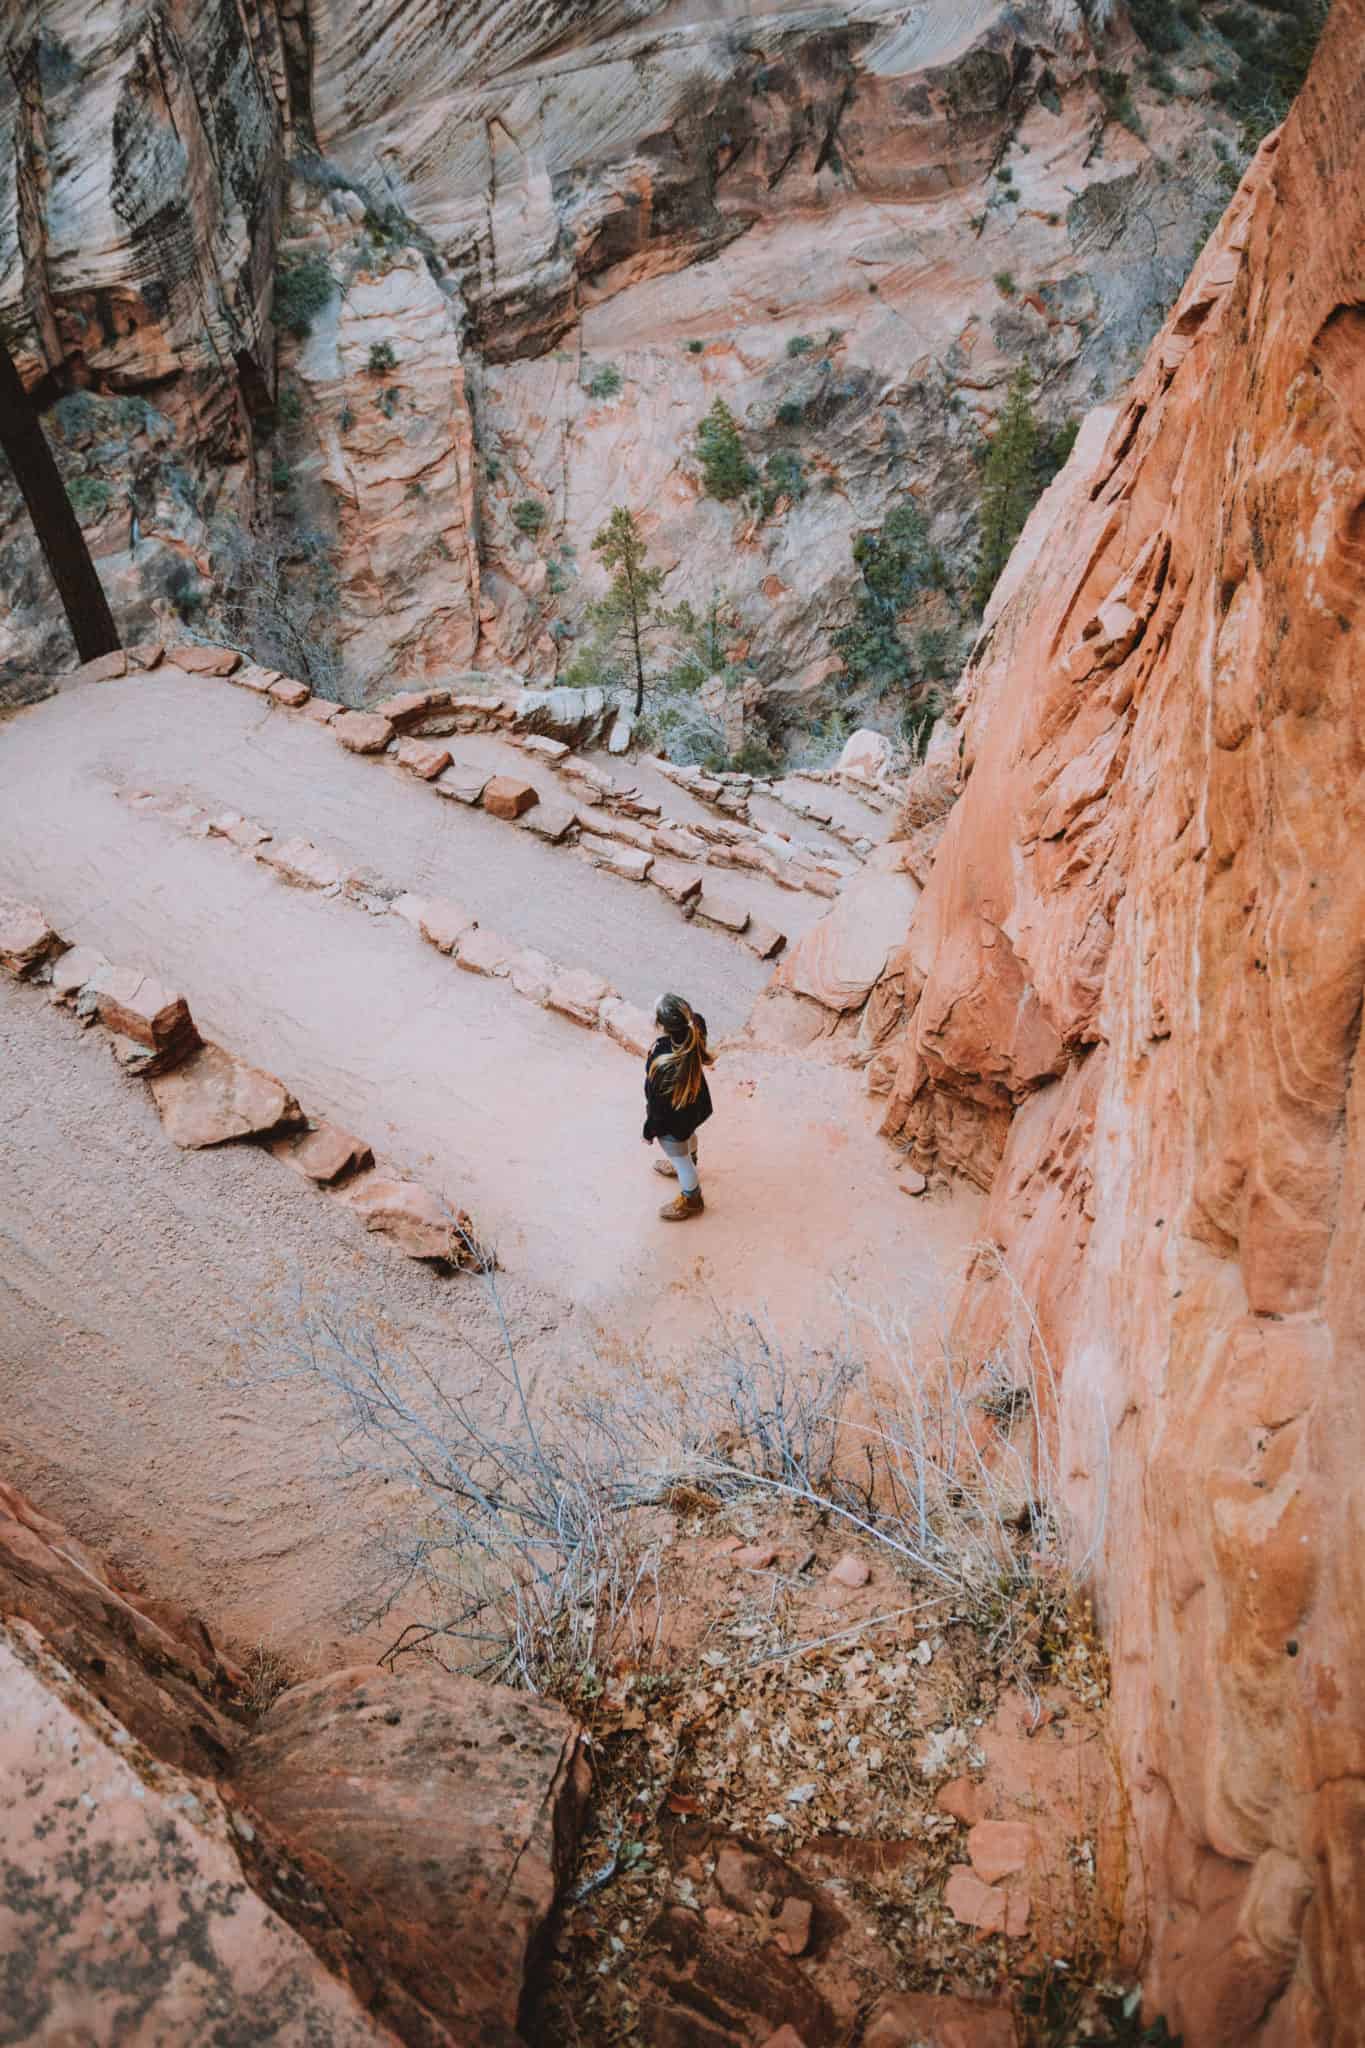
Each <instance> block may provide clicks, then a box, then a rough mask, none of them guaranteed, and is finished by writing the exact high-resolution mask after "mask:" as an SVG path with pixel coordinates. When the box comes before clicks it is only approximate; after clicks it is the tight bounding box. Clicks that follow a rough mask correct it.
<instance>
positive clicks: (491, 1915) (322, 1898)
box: [0, 1484, 584, 2048]
mask: <svg viewBox="0 0 1365 2048" xmlns="http://www.w3.org/2000/svg"><path fill="white" fill-rule="evenodd" d="M242 1685H243V1673H242V1672H241V1671H240V1670H238V1669H237V1668H236V1667H234V1666H232V1665H230V1664H228V1663H226V1662H225V1661H224V1660H223V1659H222V1658H221V1657H220V1655H219V1653H218V1652H217V1650H216V1649H215V1647H214V1645H213V1643H212V1642H211V1641H210V1639H209V1636H208V1634H207V1632H206V1631H205V1630H204V1628H203V1627H202V1625H201V1624H199V1623H198V1622H196V1621H195V1620H194V1618H193V1617H192V1616H190V1615H187V1614H185V1613H183V1612H181V1611H180V1610H178V1609H176V1608H174V1607H172V1606H170V1605H168V1604H165V1603H160V1602H157V1601H154V1600H149V1599H147V1598H146V1597H144V1596H142V1595H140V1594H138V1593H135V1592H134V1591H133V1590H132V1589H131V1588H130V1587H128V1586H127V1585H125V1584H124V1583H123V1582H122V1581H121V1580H120V1578H119V1577H118V1575H117V1574H116V1573H115V1572H113V1571H112V1570H111V1569H110V1567H108V1566H107V1565H106V1564H105V1563H104V1562H103V1561H102V1560H101V1559H100V1558H98V1557H96V1556H95V1555H93V1554H92V1553H91V1552H90V1551H88V1550H87V1549H86V1548H85V1547H84V1546H83V1545H82V1544H80V1543H78V1542H77V1541H75V1539H73V1538H72V1537H70V1536H69V1535H68V1534H67V1532H66V1531H65V1530H64V1529H62V1528H61V1527H60V1526H59V1525H58V1524H56V1523H54V1522H52V1521H51V1520H50V1519H49V1518H48V1517H46V1516H45V1515H43V1514H42V1513H41V1512H40V1511H39V1510H37V1509H36V1508H34V1507H33V1506H32V1505H31V1504H30V1503H29V1502H28V1501H26V1500H25V1499H24V1498H23V1497H22V1496H21V1495H19V1494H17V1493H15V1492H14V1491H13V1490H12V1489H11V1488H9V1487H7V1486H4V1485H3V1484H0V1709H2V1711H0V1758H2V1759H3V1766H4V1767H3V1769H0V1957H3V1958H4V1963H3V1965H0V2003H2V2005H3V2027H4V2032H5V2038H6V2040H7V2041H10V2042H13V2043H14V2044H15V2048H39V2044H50V2043H52V2042H54V2041H58V2040H63V2041H65V2040H76V2039H79V2040H80V2041H82V2042H84V2043H89V2044H91V2048H104V2044H106V2043H107V2044H110V2048H112V2044H113V2043H115V2042H118V2043H123V2044H137V2048H142V2044H147V2048H151V2044H154V2043H166V2042H172V2041H174V2042H180V2041H185V2040H190V2039H193V2040H200V2039H202V2040H205V2041H208V2040H215V2041H218V2040H221V2041H227V2040H229V2039H231V2040H234V2041H236V2040H241V2041H243V2042H246V2041H252V2042H257V2041H259V2042H267V2041H268V2042H272V2043H274V2042H278V2043H281V2044H290V2048H295V2044H296V2048H307V2044H313V2043H318V2042H327V2043H329V2044H336V2048H353V2044H354V2048H360V2044H362V2043H380V2042H390V2043H391V2042H394V2041H396V2040H402V2041H404V2042H407V2043H408V2044H410V2048H417V2044H420V2048H442V2044H447V2048H449V2044H468V2048H473V2044H475V2043H484V2044H490V2048H491V2044H494V2043H497V2044H504V2048H517V2044H518V2042H519V2039H520V2036H519V2035H518V2032H517V2021H518V2015H519V2011H520V2007H521V2005H522V2002H523V1997H524V1990H525V1982H526V1977H527V1974H528V1972H529V1971H530V1970H531V1969H532V1967H533V1965H534V1962H535V1944H536V1942H537V1940H538V1938H539V1935H540V1932H541V1930H542V1928H543V1925H544V1923H545V1920H546V1918H547V1916H548V1914H549V1912H550V1910H551V1907H552V1906H553V1904H554V1901H555V1897H556V1893H557V1889H558V1885H559V1882H560V1879H561V1875H562V1872H563V1870H564V1868H565V1866H566V1861H567V1858H568V1857H569V1855H570V1853H571V1850H572V1846H573V1842H574V1839H575V1834H576V1829H577V1826H578V1821H579V1817H580V1810H581V1805H582V1799H583V1794H584V1773H583V1766H582V1763H581V1760H580V1758H579V1753H578V1737H577V1731H576V1729H575V1728H574V1725H573V1723H572V1722H571V1721H570V1720H569V1718H568V1716H567V1715H566V1714H565V1713H564V1712H563V1711H562V1710H561V1709H560V1708H558V1707H554V1706H550V1705H548V1704H546V1703H543V1702H539V1701H532V1700H529V1699H526V1698H524V1697H522V1696H519V1695H517V1694H515V1693H511V1692H508V1691H506V1690H503V1689H501V1688H492V1687H485V1686H481V1685H479V1684H477V1683H475V1682H474V1681H472V1680H461V1679H456V1678H452V1677H451V1676H450V1675H449V1674H447V1673H446V1672H444V1671H439V1670H435V1669H434V1668H433V1669H431V1670H428V1671H425V1672H422V1673H416V1672H414V1673H413V1674H412V1675H411V1677H409V1676H408V1675H407V1674H400V1675H398V1676H394V1675H392V1674H389V1673H386V1672H382V1671H379V1670H372V1669H366V1670H363V1671H347V1672H340V1673H337V1674H335V1675H333V1676H332V1677H330V1678H326V1679H321V1680H318V1681H316V1682H315V1683H313V1684H310V1685H305V1686H301V1687H296V1688H295V1689H294V1690H293V1691H291V1692H288V1693H285V1694H284V1695H283V1696H282V1697H281V1698H280V1699H278V1700H277V1701H276V1702H275V1704H274V1705H273V1706H272V1707H271V1709H270V1711H269V1713H268V1714H267V1715H266V1716H265V1719H264V1721H263V1723H261V1725H260V1726H259V1728H258V1730H257V1732H256V1733H255V1734H254V1735H253V1734H252V1733H251V1730H250V1728H249V1726H248V1724H247V1718H246V1715H245V1713H244V1711H243V1709H242V1707H241V1705H240V1703H239V1694H240V1689H241V1687H242Z"/></svg>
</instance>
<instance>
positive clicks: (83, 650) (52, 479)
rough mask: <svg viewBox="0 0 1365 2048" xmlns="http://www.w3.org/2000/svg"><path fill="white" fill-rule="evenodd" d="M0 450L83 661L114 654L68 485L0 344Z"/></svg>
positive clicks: (110, 625) (114, 638)
mask: <svg viewBox="0 0 1365 2048" xmlns="http://www.w3.org/2000/svg"><path fill="white" fill-rule="evenodd" d="M0 448H3V449H4V451H5V455H6V457H7V458H8V461H9V466H10V468H11V469H12V470H13V471H14V478H15V482H16V483H17V484H18V486H19V488H20V490H21V491H22V492H23V494H24V503H25V504H26V505H27V506H28V515H29V518H30V519H31V520H32V521H33V530H34V532H35V533H36V534H37V536H38V544H39V546H40V547H41V548H42V551H43V553H44V555H45V556H46V558H47V566H48V568H49V570H50V571H51V573H52V581H53V582H54V583H55V584H56V586H57V595H58V596H59V597H60V598H61V601H62V604H63V606H64V607H65V610H66V616H67V620H68V622H69V624H70V627H71V637H72V638H73V639H74V641H75V643H76V652H77V653H78V654H79V655H80V658H81V660H82V661H93V660H94V659H95V657H96V655H98V654H112V653H113V651H114V649H115V648H116V647H118V645H119V644H120V643H119V637H118V629H117V627H116V626H115V624H114V617H113V613H112V612H111V611H110V609H109V600H108V598H107V597H106V596H105V594H104V587H103V585H102V584H101V582H100V579H99V577H98V575H97V574H96V572H95V565H94V563H93V562H92V561H91V559H90V550H89V548H88V547H87V546H86V544H85V535H84V534H83V533H82V532H81V523H80V520H79V519H77V517H76V514H75V512H74V511H73V510H72V507H71V500H70V499H69V498H68V497H67V495H66V486H65V484H64V483H63V482H62V479H61V473H60V471H59V470H58V468H57V464H56V462H55V460H54V458H53V454H52V450H51V449H50V448H49V447H48V445H47V441H46V439H45V437H44V434H43V430H42V428H41V426H40V425H39V424H38V415H37V413H36V412H35V411H34V410H33V407H32V405H31V404H30V403H29V398H28V393H27V392H26V391H25V389H24V386H23V381H22V379H21V378H20V375H19V372H18V370H17V369H16V368H15V366H14V358H13V357H12V356H11V354H10V352H9V350H8V349H7V348H6V347H5V344H4V342H3V341H0Z"/></svg>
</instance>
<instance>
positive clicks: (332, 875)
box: [256, 839, 346, 889]
mask: <svg viewBox="0 0 1365 2048" xmlns="http://www.w3.org/2000/svg"><path fill="white" fill-rule="evenodd" d="M256 858H257V860H258V861H260V863H261V865H262V866H263V867H267V868H273V869H274V871H275V873H276V874H277V875H278V876H279V877H280V880H281V881H283V882H288V883H290V884H291V885H292V886H293V887H294V888H296V889H339V888H340V887H341V884H342V881H343V879H344V877H345V872H346V871H345V869H344V868H343V867H342V865H341V863H340V861H338V860H336V859H334V858H333V856H332V855H331V854H330V853H324V852H323V851H322V848H321V847H319V846H314V844H313V842H312V840H311V839H286V840H285V841H284V842H283V844H282V845H276V844H275V843H274V842H273V841H271V842H269V843H267V844H263V845H260V846H258V847H257V848H256Z"/></svg>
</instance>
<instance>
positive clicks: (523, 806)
mask: <svg viewBox="0 0 1365 2048" xmlns="http://www.w3.org/2000/svg"><path fill="white" fill-rule="evenodd" d="M539 802H540V791H539V790H538V789H536V787H535V786H534V784H533V783H530V782H519V781H518V780H517V778H516V777H515V776H514V775H495V776H493V777H492V779H491V781H489V782H486V783H485V784H484V790H483V807H484V809H485V810H486V811H490V812H491V813H492V815H493V816H494V817H495V818H507V819H516V818H519V817H520V816H521V814H522V812H523V811H529V810H531V809H532V808H533V806H534V805H536V804H538V803H539Z"/></svg>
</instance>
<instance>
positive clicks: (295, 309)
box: [275, 256, 336, 341]
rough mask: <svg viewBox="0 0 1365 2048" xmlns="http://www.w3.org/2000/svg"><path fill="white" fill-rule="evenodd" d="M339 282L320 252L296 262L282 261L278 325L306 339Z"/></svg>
mask: <svg viewBox="0 0 1365 2048" xmlns="http://www.w3.org/2000/svg"><path fill="white" fill-rule="evenodd" d="M335 290H336V282H335V280H334V278H333V276H332V273H331V271H330V270H329V269H328V268H327V265H326V263H325V262H324V261H323V259H322V257H321V256H304V257H302V258H301V259H300V260H299V261H298V262H297V263H282V264H281V265H280V267H279V269H278V270H277V271H276V272H275V321H276V324H277V326H280V327H283V328H284V329H285V331H286V332H287V333H289V334H292V335H293V336H294V337H295V339H296V340H298V341H304V340H306V339H307V337H308V336H309V335H310V334H311V333H312V331H313V321H314V319H315V318H316V317H317V315H318V314H319V313H320V312H321V311H322V309H323V307H324V306H325V305H326V304H327V303H328V301H329V300H330V299H331V297H332V294H333V293H334V292H335Z"/></svg>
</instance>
